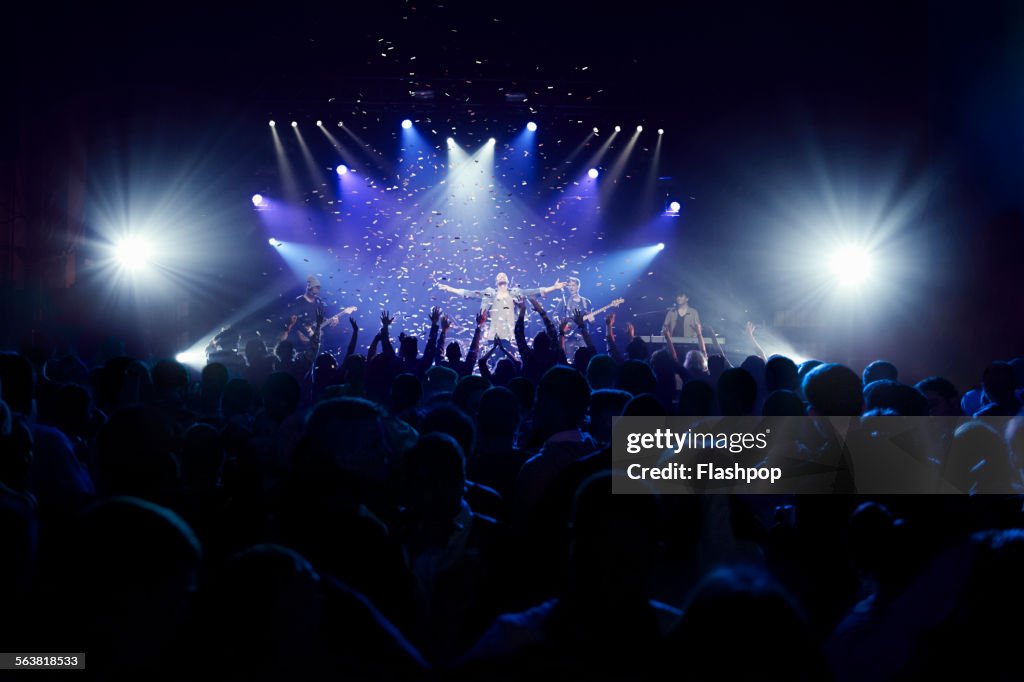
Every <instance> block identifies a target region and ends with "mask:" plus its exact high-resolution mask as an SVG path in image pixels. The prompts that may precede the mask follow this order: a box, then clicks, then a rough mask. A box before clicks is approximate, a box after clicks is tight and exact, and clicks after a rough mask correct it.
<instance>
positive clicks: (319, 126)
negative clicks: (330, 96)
mask: <svg viewBox="0 0 1024 682" xmlns="http://www.w3.org/2000/svg"><path fill="white" fill-rule="evenodd" d="M316 127H317V128H323V127H324V122H323V121H317V122H316Z"/></svg>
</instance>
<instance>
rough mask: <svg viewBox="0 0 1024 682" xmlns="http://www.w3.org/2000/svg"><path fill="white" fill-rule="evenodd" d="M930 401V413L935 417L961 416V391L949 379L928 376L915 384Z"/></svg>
mask: <svg viewBox="0 0 1024 682" xmlns="http://www.w3.org/2000/svg"><path fill="white" fill-rule="evenodd" d="M914 388H916V389H917V390H919V391H921V393H922V394H923V395H924V397H925V399H926V400H927V401H928V414H930V415H931V416H933V417H960V416H963V412H962V411H961V410H960V392H959V391H957V390H956V386H954V385H953V382H951V381H950V380H949V379H944V378H943V377H928V378H927V379H924V380H922V381H919V382H917V383H916V384H914Z"/></svg>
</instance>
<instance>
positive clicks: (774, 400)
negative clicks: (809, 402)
mask: <svg viewBox="0 0 1024 682" xmlns="http://www.w3.org/2000/svg"><path fill="white" fill-rule="evenodd" d="M806 410H807V408H806V407H805V406H804V401H802V400H800V396H798V395H797V394H796V393H794V392H793V391H783V390H778V391H774V392H772V393H770V394H768V397H767V398H766V399H765V401H764V407H763V408H761V414H763V415H764V416H765V417H802V416H803V415H804V414H806Z"/></svg>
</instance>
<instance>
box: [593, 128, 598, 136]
mask: <svg viewBox="0 0 1024 682" xmlns="http://www.w3.org/2000/svg"><path fill="white" fill-rule="evenodd" d="M597 133H598V130H597V126H594V134H595V135H597Z"/></svg>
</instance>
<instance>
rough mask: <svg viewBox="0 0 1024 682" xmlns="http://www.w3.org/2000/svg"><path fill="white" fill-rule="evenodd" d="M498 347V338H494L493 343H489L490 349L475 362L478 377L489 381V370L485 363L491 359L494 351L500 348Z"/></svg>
mask: <svg viewBox="0 0 1024 682" xmlns="http://www.w3.org/2000/svg"><path fill="white" fill-rule="evenodd" d="M500 346H501V344H500V343H499V342H498V337H497V336H495V337H494V341H492V342H491V349H490V350H489V351H487V352H486V353H484V354H483V356H482V357H481V358H480V359H479V360H477V363H476V364H477V367H479V368H480V376H482V377H483V378H485V379H487V380H488V381H490V380H491V369H490V367H488V366H487V363H488V361H489V360H490V359H491V356H492V355H494V351H496V350H497V349H498V348H500Z"/></svg>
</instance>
